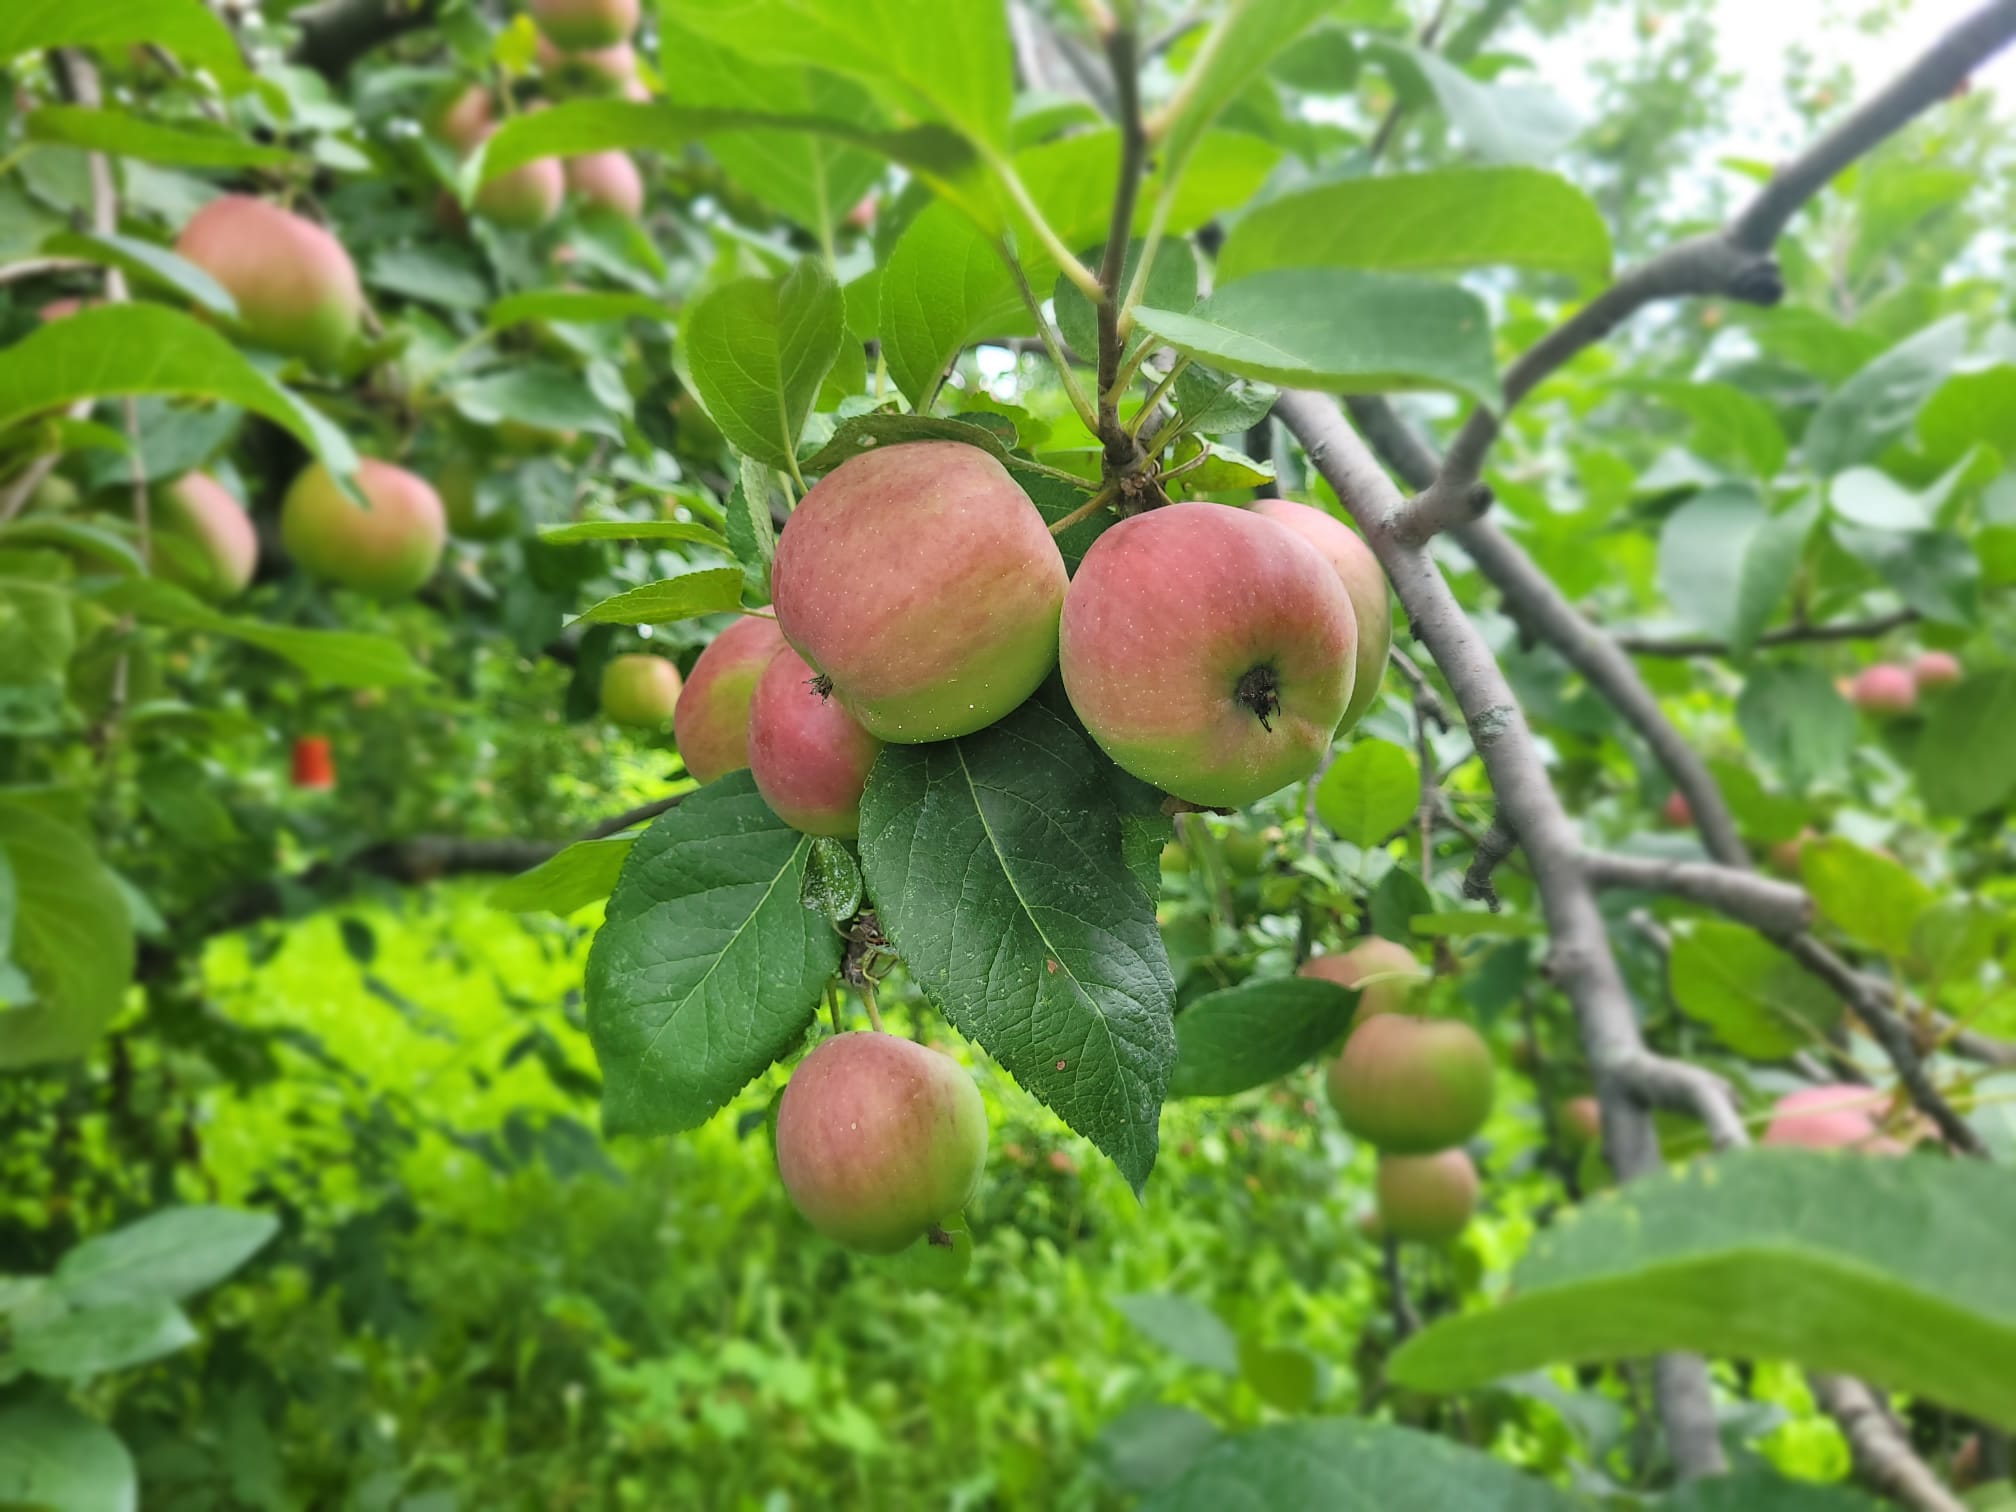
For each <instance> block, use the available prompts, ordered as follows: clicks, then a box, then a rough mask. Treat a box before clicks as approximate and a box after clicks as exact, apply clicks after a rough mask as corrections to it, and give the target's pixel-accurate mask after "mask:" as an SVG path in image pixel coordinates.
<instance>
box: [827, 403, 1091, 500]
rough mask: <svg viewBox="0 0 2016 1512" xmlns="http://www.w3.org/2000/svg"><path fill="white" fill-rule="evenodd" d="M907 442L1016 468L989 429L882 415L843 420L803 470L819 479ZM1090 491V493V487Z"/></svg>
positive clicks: (968, 422) (941, 418) (922, 417)
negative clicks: (955, 448)
mask: <svg viewBox="0 0 2016 1512" xmlns="http://www.w3.org/2000/svg"><path fill="white" fill-rule="evenodd" d="M905 441H957V442H960V443H961V444H962V445H966V446H977V447H979V448H980V450H982V451H984V452H985V453H987V455H988V456H990V457H992V458H993V459H994V460H995V461H997V462H1000V463H1001V464H1003V465H1004V466H1007V467H1013V466H1015V462H1016V459H1015V458H1014V457H1012V456H1011V455H1009V452H1008V448H1007V447H1006V446H1005V445H1003V444H1002V440H1001V434H1000V432H998V431H995V430H993V429H991V428H990V427H988V426H985V425H975V424H974V423H973V422H972V421H971V420H952V419H947V418H945V417H944V416H941V415H899V414H895V413H892V412H888V411H878V412H877V413H875V414H872V415H855V416H853V417H852V418H851V419H847V420H842V421H841V422H840V423H839V424H838V425H837V426H835V427H834V428H833V434H832V436H831V437H830V438H829V439H828V440H827V442H826V444H825V445H824V446H822V447H820V448H819V450H818V451H816V452H814V453H813V454H812V456H811V457H809V458H807V459H806V460H805V461H804V462H802V463H800V464H799V466H800V468H801V469H802V470H803V472H804V473H805V476H807V477H808V478H810V477H817V476H819V475H820V474H821V473H829V472H831V471H833V469H834V468H836V467H838V466H839V465H840V464H841V463H842V462H845V461H847V460H849V459H850V458H853V457H858V456H860V455H861V453H863V452H865V451H871V450H873V449H874V448H875V447H878V446H897V445H900V444H901V443H903V442H905ZM1086 489H1087V491H1088V492H1089V491H1090V489H1091V485H1090V484H1089V483H1088V484H1087V485H1086Z"/></svg>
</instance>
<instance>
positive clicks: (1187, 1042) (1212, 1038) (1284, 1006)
mask: <svg viewBox="0 0 2016 1512" xmlns="http://www.w3.org/2000/svg"><path fill="white" fill-rule="evenodd" d="M1357 1006H1358V994H1357V993H1355V992H1350V991H1347V990H1346V989H1344V988H1342V987H1339V986H1338V985H1337V984H1336V983H1334V982H1318V981H1311V980H1309V979H1307V978H1304V977H1276V978H1273V979H1271V980H1264V981H1263V980H1255V981H1250V982H1242V983H1241V984H1240V985H1239V986H1237V987H1227V988H1225V989H1223V990H1222V991H1219V992H1207V993H1205V994H1204V996H1202V997H1200V998H1198V999H1197V1000H1196V1001H1195V1002H1192V1003H1190V1004H1189V1005H1188V1006H1186V1007H1185V1008H1184V1009H1183V1011H1182V1012H1181V1013H1179V1014H1177V1015H1176V1050H1177V1054H1176V1070H1175V1072H1174V1073H1173V1074H1172V1075H1171V1076H1170V1078H1169V1095H1170V1096H1171V1097H1231V1096H1232V1095H1234V1094H1235V1093H1239V1092H1245V1091H1248V1090H1249V1089H1251V1088H1253V1087H1264V1086H1266V1085H1267V1083H1269V1082H1271V1081H1278V1080H1279V1079H1280V1078H1281V1077H1284V1076H1286V1075H1287V1074H1288V1073H1289V1072H1291V1071H1293V1070H1295V1069H1296V1068H1297V1067H1298V1066H1301V1065H1303V1064H1305V1063H1306V1062H1308V1061H1310V1060H1312V1059H1314V1058H1315V1057H1316V1056H1317V1055H1318V1054H1320V1053H1321V1052H1322V1051H1323V1050H1324V1048H1325V1047H1326V1046H1329V1045H1332V1044H1334V1043H1336V1041H1338V1040H1339V1039H1341V1038H1342V1037H1343V1035H1344V1031H1345V1030H1346V1029H1348V1028H1350V1027H1351V1015H1352V1013H1353V1012H1355V1011H1356V1009H1357Z"/></svg>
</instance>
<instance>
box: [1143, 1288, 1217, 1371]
mask: <svg viewBox="0 0 2016 1512" xmlns="http://www.w3.org/2000/svg"><path fill="white" fill-rule="evenodd" d="M1113 1305H1114V1307H1116V1308H1118V1309H1119V1311H1120V1315H1121V1316H1122V1317H1124V1318H1125V1319H1126V1320H1127V1321H1128V1322H1129V1323H1132V1324H1133V1325H1134V1326H1135V1327H1136V1328H1137V1329H1139V1330H1140V1331H1141V1332H1142V1333H1143V1334H1144V1335H1146V1336H1147V1338H1148V1339H1149V1340H1150V1341H1151V1342H1152V1343H1154V1344H1155V1345H1157V1346H1158V1347H1159V1348H1162V1349H1166V1350H1167V1351H1169V1353H1170V1354H1172V1355H1174V1356H1176V1358H1177V1359H1179V1360H1184V1361H1187V1362H1188V1363H1189V1364H1192V1365H1198V1366H1202V1367H1203V1368H1204V1369H1205V1370H1215V1371H1217V1372H1218V1373H1219V1374H1221V1375H1228V1376H1236V1375H1238V1374H1239V1341H1238V1339H1237V1338H1235V1337H1234V1336H1233V1333H1232V1330H1231V1329H1229V1328H1227V1327H1226V1326H1225V1321H1224V1319H1222V1318H1220V1317H1219V1316H1218V1314H1216V1313H1215V1312H1213V1311H1211V1309H1210V1308H1208V1307H1206V1306H1205V1305H1204V1304H1203V1303H1201V1302H1192V1301H1191V1300H1190V1299H1189V1298H1188V1297H1179V1296H1177V1295H1175V1294H1174V1293H1173V1292H1140V1293H1136V1294H1134V1295H1131V1296H1124V1297H1115V1298H1114V1299H1113Z"/></svg>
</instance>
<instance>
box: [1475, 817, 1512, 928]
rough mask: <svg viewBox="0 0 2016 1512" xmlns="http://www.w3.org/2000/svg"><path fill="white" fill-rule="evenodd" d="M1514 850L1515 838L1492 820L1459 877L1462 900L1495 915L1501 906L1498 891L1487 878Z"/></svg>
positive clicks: (1496, 821)
mask: <svg viewBox="0 0 2016 1512" xmlns="http://www.w3.org/2000/svg"><path fill="white" fill-rule="evenodd" d="M1518 848H1519V837H1518V836H1517V835H1515V834H1513V833H1512V831H1510V830H1509V829H1507V828H1506V827H1505V826H1504V824H1503V823H1501V822H1500V821H1498V820H1495V819H1494V820H1492V821H1491V828H1489V829H1488V830H1486V831H1485V832H1484V835H1483V838H1482V839H1480V840H1479V841H1478V842H1477V853H1476V854H1475V855H1473V856H1472V857H1471V858H1470V866H1469V869H1468V870H1466V871H1465V872H1464V873H1463V896H1464V897H1466V898H1468V899H1470V900H1471V901H1472V902H1474V903H1483V904H1486V905H1488V906H1489V907H1490V909H1491V912H1493V913H1496V912H1498V910H1499V909H1500V908H1501V907H1503V906H1504V905H1503V904H1501V903H1500V902H1499V901H1498V889H1497V888H1495V887H1493V886H1492V885H1491V874H1492V873H1493V872H1495V871H1496V870H1498V868H1499V866H1501V865H1502V864H1503V863H1504V861H1505V860H1506V858H1507V857H1509V856H1510V855H1511V854H1512V852H1514V851H1515V850H1517V849H1518Z"/></svg>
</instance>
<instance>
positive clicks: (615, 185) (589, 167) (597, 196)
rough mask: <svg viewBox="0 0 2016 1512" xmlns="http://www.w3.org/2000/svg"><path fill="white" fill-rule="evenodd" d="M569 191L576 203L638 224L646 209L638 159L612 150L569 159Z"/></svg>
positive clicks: (642, 177) (567, 170) (567, 168)
mask: <svg viewBox="0 0 2016 1512" xmlns="http://www.w3.org/2000/svg"><path fill="white" fill-rule="evenodd" d="M566 174H567V187H568V188H569V189H570V190H572V191H573V193H574V196H575V197H576V198H577V199H580V200H584V201H586V202H587V203H588V204H591V205H600V206H602V207H603V208H605V209H608V210H614V211H615V212H616V213H617V214H618V215H621V216H623V217H625V218H626V219H629V220H635V219H636V218H637V217H638V215H640V214H641V213H642V212H643V209H644V175H643V174H641V173H639V172H638V171H637V162H636V159H634V158H632V157H631V156H630V154H629V153H627V152H619V151H617V150H615V149H614V148H611V149H610V150H609V151H607V152H590V153H587V154H585V155H584V156H581V157H573V158H568V159H567V166H566Z"/></svg>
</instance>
